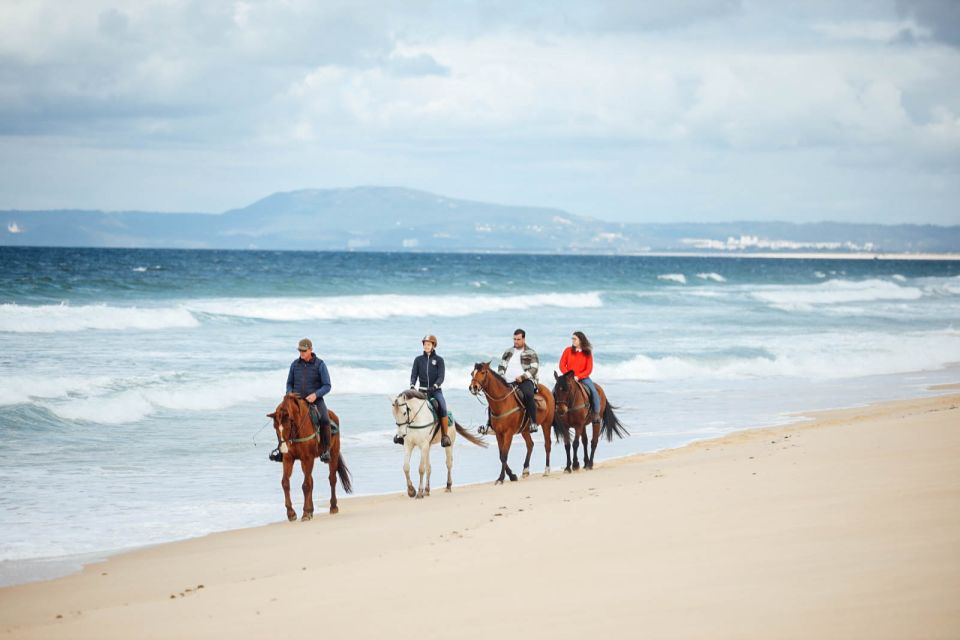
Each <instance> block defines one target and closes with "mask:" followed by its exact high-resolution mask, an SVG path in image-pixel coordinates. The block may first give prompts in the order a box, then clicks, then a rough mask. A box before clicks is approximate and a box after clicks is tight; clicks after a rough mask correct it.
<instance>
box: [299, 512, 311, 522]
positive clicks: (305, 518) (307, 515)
mask: <svg viewBox="0 0 960 640" xmlns="http://www.w3.org/2000/svg"><path fill="white" fill-rule="evenodd" d="M307 520H313V514H312V513H305V514H303V516H302V517H301V518H300V522H306V521H307Z"/></svg>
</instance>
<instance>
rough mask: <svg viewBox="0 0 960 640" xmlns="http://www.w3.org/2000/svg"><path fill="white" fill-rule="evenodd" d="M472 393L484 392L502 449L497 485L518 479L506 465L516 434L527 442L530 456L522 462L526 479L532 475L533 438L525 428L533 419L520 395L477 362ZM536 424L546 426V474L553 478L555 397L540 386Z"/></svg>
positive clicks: (544, 444) (486, 365) (472, 380)
mask: <svg viewBox="0 0 960 640" xmlns="http://www.w3.org/2000/svg"><path fill="white" fill-rule="evenodd" d="M469 389H470V393H472V394H473V395H477V394H479V393H480V392H481V391H482V392H483V394H484V395H485V396H486V398H487V402H488V403H489V405H490V426H491V427H492V428H493V431H494V433H496V434H497V447H498V448H499V449H500V477H499V478H497V482H496V484H503V477H504V475H505V474H506V475H508V476H509V477H510V480H511V481H515V480H516V479H517V476H516V474H515V473H513V471H511V470H510V466H509V465H508V464H507V455H508V454H509V453H510V444H511V443H512V442H513V436H515V435H516V434H517V433H519V434H521V435H522V436H523V441H524V442H526V443H527V457H526V458H525V459H524V461H523V477H524V478H526V477H527V476H528V475H530V454H531V453H533V438H532V437H531V436H530V431H529V430H528V429H527V428H526V427H527V425H528V424H529V423H530V419H529V418H530V417H529V416H527V414H526V411H525V410H524V406H523V402H522V400H521V397H520V392H519V390H518V389H517V388H516V387H513V386H511V385H510V383H508V382H507V381H506V380H505V379H504V378H503V376H501V375H500V374H498V373H497V372H496V371H494V370H493V369H491V368H490V364H489V363H486V362H478V363H477V364H476V365H474V367H473V377H472V378H471V379H470V387H469ZM537 397H538V401H537V416H536V418H537V423H538V424H541V425H543V448H544V450H546V452H547V466H546V468H545V469H544V471H543V475H545V476H547V475H550V425H552V424H553V396H552V395H550V392H549V391H548V390H547V388H546V387H545V386H543V385H542V384H541V385H537Z"/></svg>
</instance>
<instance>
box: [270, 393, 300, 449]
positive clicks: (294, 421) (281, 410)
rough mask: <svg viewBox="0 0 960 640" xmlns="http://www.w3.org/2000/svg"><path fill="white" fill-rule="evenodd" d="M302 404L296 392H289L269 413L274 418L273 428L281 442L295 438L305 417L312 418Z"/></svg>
mask: <svg viewBox="0 0 960 640" xmlns="http://www.w3.org/2000/svg"><path fill="white" fill-rule="evenodd" d="M300 405H301V400H300V397H299V396H297V395H296V394H294V393H288V394H287V395H285V396H284V397H283V400H281V401H280V404H278V405H277V408H276V410H275V411H274V412H273V413H268V414H267V417H268V418H273V429H274V431H276V432H277V438H279V440H280V442H284V441H286V440H291V439H293V438H295V437H296V435H297V431H298V428H297V427H298V424H299V423H300V422H302V421H303V418H304V417H306V418H307V419H308V420H309V419H310V416H309V414H307V412H306V411H305V410H304V409H303V408H302V407H301V406H300Z"/></svg>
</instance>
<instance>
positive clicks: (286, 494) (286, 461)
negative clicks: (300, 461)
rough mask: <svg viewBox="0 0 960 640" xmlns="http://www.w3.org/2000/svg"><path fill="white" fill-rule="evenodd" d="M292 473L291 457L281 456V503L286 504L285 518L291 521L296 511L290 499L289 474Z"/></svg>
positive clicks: (294, 518)
mask: <svg viewBox="0 0 960 640" xmlns="http://www.w3.org/2000/svg"><path fill="white" fill-rule="evenodd" d="M292 474H293V458H288V457H287V456H284V457H283V477H282V478H281V479H280V486H281V487H283V503H284V504H285V505H286V506H287V520H289V521H290V522H293V521H294V520H296V519H297V512H296V511H294V510H293V503H292V502H291V501H290V476H291V475H292Z"/></svg>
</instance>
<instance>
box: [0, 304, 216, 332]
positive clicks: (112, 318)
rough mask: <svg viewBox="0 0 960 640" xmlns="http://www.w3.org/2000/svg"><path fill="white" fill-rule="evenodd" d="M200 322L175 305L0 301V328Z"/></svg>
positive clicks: (29, 329)
mask: <svg viewBox="0 0 960 640" xmlns="http://www.w3.org/2000/svg"><path fill="white" fill-rule="evenodd" d="M199 325H200V323H199V322H198V321H197V319H196V318H195V317H194V316H193V314H191V313H190V312H189V311H188V310H186V309H184V308H176V307H165V308H155V309H152V308H147V307H117V306H110V305H106V304H95V305H79V306H72V305H69V304H51V305H36V306H31V305H19V304H0V332H8V333H60V332H65V331H71V332H72V331H85V330H88V329H99V330H128V329H135V330H139V331H149V330H159V329H182V328H192V327H197V326H199Z"/></svg>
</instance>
